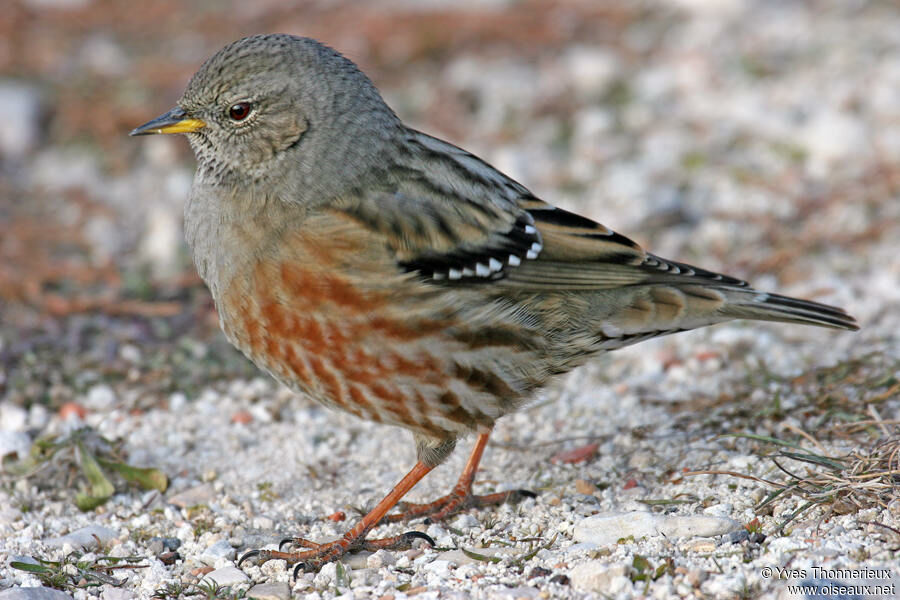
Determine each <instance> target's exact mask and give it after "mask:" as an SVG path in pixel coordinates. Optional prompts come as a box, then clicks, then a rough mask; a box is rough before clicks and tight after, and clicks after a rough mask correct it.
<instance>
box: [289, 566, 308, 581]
mask: <svg viewBox="0 0 900 600" xmlns="http://www.w3.org/2000/svg"><path fill="white" fill-rule="evenodd" d="M300 571H303V572H304V573H305V572H306V563H305V562H298V563H297V564H296V565H295V566H294V571H293V573H292V574H291V580H292V581H297V575H299V574H300Z"/></svg>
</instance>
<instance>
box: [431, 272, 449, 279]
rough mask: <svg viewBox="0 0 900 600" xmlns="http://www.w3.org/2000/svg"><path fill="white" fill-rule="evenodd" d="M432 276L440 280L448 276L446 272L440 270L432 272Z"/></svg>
mask: <svg viewBox="0 0 900 600" xmlns="http://www.w3.org/2000/svg"><path fill="white" fill-rule="evenodd" d="M431 277H432V278H433V279H434V280H435V281H440V280H441V279H443V278H444V277H446V275H444V274H443V273H441V272H440V271H435V272H434V273H432V274H431Z"/></svg>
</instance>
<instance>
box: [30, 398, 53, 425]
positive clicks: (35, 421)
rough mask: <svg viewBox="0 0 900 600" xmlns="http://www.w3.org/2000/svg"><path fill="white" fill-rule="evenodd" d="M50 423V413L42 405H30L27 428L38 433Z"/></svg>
mask: <svg viewBox="0 0 900 600" xmlns="http://www.w3.org/2000/svg"><path fill="white" fill-rule="evenodd" d="M49 422H50V411H49V410H47V407H46V406H44V405H43V404H32V405H31V406H30V407H29V408H28V427H29V428H30V429H33V430H35V431H40V430H42V429H43V428H44V427H46V426H47V423H49Z"/></svg>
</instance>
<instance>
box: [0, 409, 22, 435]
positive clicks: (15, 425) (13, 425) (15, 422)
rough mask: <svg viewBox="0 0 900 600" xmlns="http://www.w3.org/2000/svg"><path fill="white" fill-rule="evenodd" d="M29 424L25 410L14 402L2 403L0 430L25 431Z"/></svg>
mask: <svg viewBox="0 0 900 600" xmlns="http://www.w3.org/2000/svg"><path fill="white" fill-rule="evenodd" d="M27 422H28V413H27V412H25V409H24V408H22V407H21V406H19V405H17V404H13V403H12V402H0V430H4V431H24V430H25V426H26V423H27Z"/></svg>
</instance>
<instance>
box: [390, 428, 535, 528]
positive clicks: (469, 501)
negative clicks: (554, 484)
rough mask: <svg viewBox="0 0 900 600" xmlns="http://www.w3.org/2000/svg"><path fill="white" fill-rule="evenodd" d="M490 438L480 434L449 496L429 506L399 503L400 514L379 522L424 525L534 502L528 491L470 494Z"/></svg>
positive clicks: (486, 434) (532, 495)
mask: <svg viewBox="0 0 900 600" xmlns="http://www.w3.org/2000/svg"><path fill="white" fill-rule="evenodd" d="M490 435H491V434H490V432H487V433H482V434H479V436H478V440H477V441H476V442H475V447H474V448H472V454H470V455H469V460H468V461H466V466H465V468H464V469H463V472H462V475H460V476H459V480H458V481H457V482H456V485H455V486H453V490H452V491H451V492H450V493H449V494H447V495H446V496H444V497H442V498H438V499H437V500H435V501H434V502H429V503H428V504H413V503H411V502H404V503H401V510H402V512H400V513H395V514H392V515H387V516H386V517H384V519H383V520H382V521H381V522H382V523H395V522H397V521H407V520H409V519H415V518H417V517H423V516H427V517H428V519H427V520H426V523H430V522H434V521H440V520H442V519H445V518H447V517H449V516H450V515H452V514H455V513H457V512H459V511H461V510H463V509H466V508H472V507H476V508H477V507H482V506H490V505H494V504H503V503H504V502H507V501H513V502H515V501H518V500H521V499H522V498H528V497H530V498H533V497H534V493H533V492H529V491H528V490H511V491H508V492H499V493H496V494H487V495H485V496H475V495H474V494H472V484H473V483H474V482H475V473H476V472H477V471H478V464H479V463H480V462H481V455H482V454H484V448H485V446H487V443H488V438H489V437H490Z"/></svg>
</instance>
